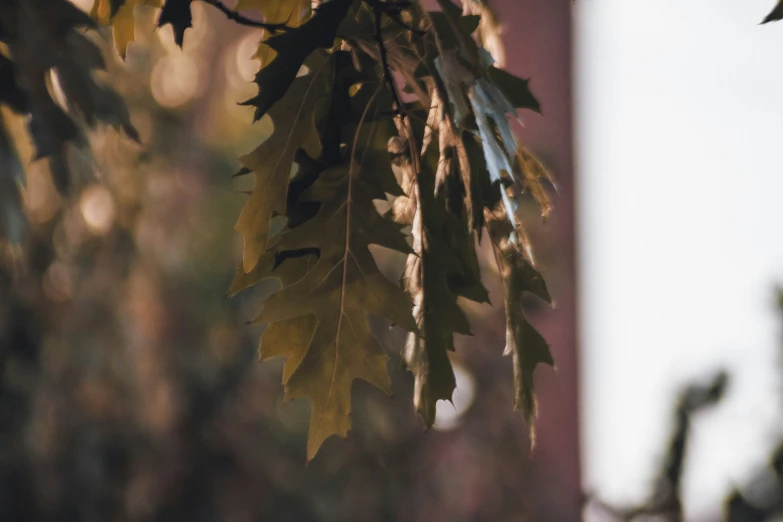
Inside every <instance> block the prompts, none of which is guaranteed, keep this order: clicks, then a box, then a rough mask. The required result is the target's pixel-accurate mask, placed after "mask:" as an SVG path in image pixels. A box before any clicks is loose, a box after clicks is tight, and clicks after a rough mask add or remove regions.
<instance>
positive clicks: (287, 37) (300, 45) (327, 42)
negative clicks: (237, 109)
mask: <svg viewBox="0 0 783 522" xmlns="http://www.w3.org/2000/svg"><path fill="white" fill-rule="evenodd" d="M352 2H353V0H329V1H328V2H324V3H322V4H321V5H320V6H319V7H318V8H317V9H316V10H315V13H314V14H313V17H312V18H311V19H310V20H308V21H307V22H305V23H304V24H303V25H302V26H301V27H297V28H294V29H290V30H288V31H285V32H283V33H280V34H278V35H275V36H273V37H272V38H269V39H268V40H266V41H265V42H264V43H265V44H266V45H267V46H269V47H270V48H271V49H273V50H274V51H275V52H276V53H277V56H275V58H274V59H273V60H272V61H271V62H270V63H269V64H268V65H266V66H265V67H262V69H261V70H260V71H259V72H258V74H256V78H255V83H257V84H258V95H256V96H255V97H253V98H251V99H249V100H247V101H246V102H244V103H243V105H253V106H254V107H255V108H256V111H255V119H256V120H258V119H260V118H261V117H262V116H263V115H264V114H266V113H267V112H268V111H269V109H270V108H271V107H272V106H273V105H274V104H275V102H277V101H278V100H279V99H280V98H282V97H283V95H285V93H286V91H287V90H288V88H289V87H290V86H291V84H292V83H293V81H294V79H295V78H296V75H297V73H298V72H299V70H300V69H301V67H302V65H303V64H304V62H305V60H306V59H307V57H308V56H310V54H311V53H312V52H313V51H315V50H316V49H319V48H330V47H332V46H333V45H334V39H335V37H336V35H337V27H338V26H339V25H340V22H342V20H343V18H345V15H346V14H347V13H348V8H349V7H350V5H351V3H352Z"/></svg>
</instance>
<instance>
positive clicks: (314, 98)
mask: <svg viewBox="0 0 783 522" xmlns="http://www.w3.org/2000/svg"><path fill="white" fill-rule="evenodd" d="M309 63H310V67H311V69H310V73H309V74H307V75H306V76H302V77H300V78H297V79H296V80H295V81H294V82H293V83H292V85H291V87H290V88H289V89H288V93H287V94H286V96H285V98H283V100H281V101H280V102H279V103H277V104H275V106H274V107H273V108H272V110H271V111H270V114H269V115H270V116H271V118H272V121H273V123H274V125H275V129H274V132H273V133H272V135H271V136H270V137H269V138H268V139H267V140H266V141H264V142H263V143H262V144H261V145H259V146H258V147H257V148H256V149H255V150H254V151H253V152H251V153H250V154H247V155H246V156H243V157H242V158H240V161H241V162H242V164H243V165H244V166H245V167H246V168H247V169H249V170H251V171H253V173H254V174H255V184H254V186H253V191H252V193H251V195H250V199H249V200H248V201H247V203H246V204H245V206H244V208H243V209H242V213H241V214H240V216H239V220H238V221H237V224H236V226H235V227H234V228H235V229H236V231H237V232H239V233H240V234H242V237H243V239H244V244H245V248H244V254H243V261H242V264H243V267H244V270H245V271H246V272H249V271H250V270H251V269H252V268H253V267H254V266H255V264H256V262H257V261H258V259H259V258H260V256H261V255H262V254H263V253H264V252H266V249H267V244H268V240H269V229H270V225H271V221H272V218H273V217H275V216H276V215H280V216H282V215H285V212H286V194H287V191H288V181H289V177H290V174H291V169H292V167H293V164H294V158H295V156H296V151H297V149H299V148H305V149H306V150H307V151H308V152H309V153H310V156H311V157H317V156H319V155H320V141H319V137H318V133H317V131H316V127H315V117H314V114H313V113H314V111H315V108H316V105H317V104H318V103H319V102H320V101H322V100H323V99H324V98H326V97H327V96H329V94H330V93H331V90H332V84H333V82H334V63H333V60H332V58H326V57H325V56H323V55H319V56H315V57H314V59H313V60H311V61H310V62H309Z"/></svg>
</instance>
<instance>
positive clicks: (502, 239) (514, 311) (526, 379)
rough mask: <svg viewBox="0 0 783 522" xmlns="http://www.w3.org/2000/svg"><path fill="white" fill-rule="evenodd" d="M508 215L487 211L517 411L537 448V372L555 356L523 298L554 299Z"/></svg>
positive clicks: (499, 210) (506, 353)
mask: <svg viewBox="0 0 783 522" xmlns="http://www.w3.org/2000/svg"><path fill="white" fill-rule="evenodd" d="M505 213H506V211H505V210H504V209H496V210H495V211H494V212H489V211H487V217H486V219H487V223H488V226H489V233H490V238H491V239H492V247H493V250H494V252H495V260H496V262H497V266H498V272H499V273H500V276H501V278H502V280H503V288H504V296H505V308H506V348H505V350H504V352H503V353H504V355H511V356H512V359H513V364H514V408H515V409H520V410H522V412H523V414H524V416H525V421H526V422H527V425H528V428H529V430H530V440H531V443H533V444H535V420H536V416H537V410H538V407H537V403H536V396H535V390H534V386H533V372H534V371H535V368H536V366H537V365H538V364H539V363H544V364H548V365H550V366H553V365H554V361H553V360H552V354H551V353H550V351H549V346H548V345H547V343H546V341H545V340H544V338H543V337H542V336H541V334H539V333H538V332H537V331H536V329H535V328H533V326H532V325H531V324H530V323H529V322H528V320H527V319H526V318H525V314H524V310H523V308H522V297H523V294H524V293H525V292H530V293H532V294H533V295H536V296H538V297H539V298H541V299H543V300H544V301H546V302H548V303H551V302H552V298H551V296H550V295H549V291H548V290H547V288H546V283H544V280H543V278H542V277H541V274H539V273H538V271H537V270H536V269H535V268H534V267H533V265H532V263H531V262H530V260H529V259H527V258H526V257H525V255H524V254H523V253H522V252H521V251H520V250H519V248H518V246H517V245H516V244H515V243H514V242H513V241H512V240H511V235H512V234H513V232H514V229H513V228H512V227H511V226H510V224H509V223H508V221H507V220H506V219H505Z"/></svg>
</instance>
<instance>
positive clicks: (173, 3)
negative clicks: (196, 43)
mask: <svg viewBox="0 0 783 522" xmlns="http://www.w3.org/2000/svg"><path fill="white" fill-rule="evenodd" d="M191 2H192V0H166V1H165V2H164V3H163V8H162V9H161V10H160V16H159V17H158V27H163V26H164V25H166V24H171V27H172V28H173V29H174V41H175V42H177V45H178V46H180V47H182V43H183V41H184V40H185V30H186V29H187V28H188V27H193V15H192V14H191V12H190V3H191Z"/></svg>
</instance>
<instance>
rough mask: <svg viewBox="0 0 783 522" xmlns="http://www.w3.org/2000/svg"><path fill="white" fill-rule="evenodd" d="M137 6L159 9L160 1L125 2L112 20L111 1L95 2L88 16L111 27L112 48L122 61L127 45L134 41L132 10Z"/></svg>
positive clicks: (133, 0)
mask: <svg viewBox="0 0 783 522" xmlns="http://www.w3.org/2000/svg"><path fill="white" fill-rule="evenodd" d="M139 5H146V6H151V7H160V6H161V0H126V1H125V2H124V3H123V4H122V6H121V7H120V8H119V10H117V13H116V14H115V15H114V17H113V18H112V17H111V0H95V3H94V4H93V6H92V11H91V12H90V15H91V16H92V17H93V18H94V19H95V20H97V21H98V22H99V23H101V24H104V25H111V26H112V37H113V39H114V47H115V49H117V53H118V54H119V55H120V57H121V58H122V59H123V60H124V59H125V56H126V55H127V52H128V45H129V44H131V43H133V42H134V41H135V40H136V24H135V20H134V9H135V8H136V6H139Z"/></svg>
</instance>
